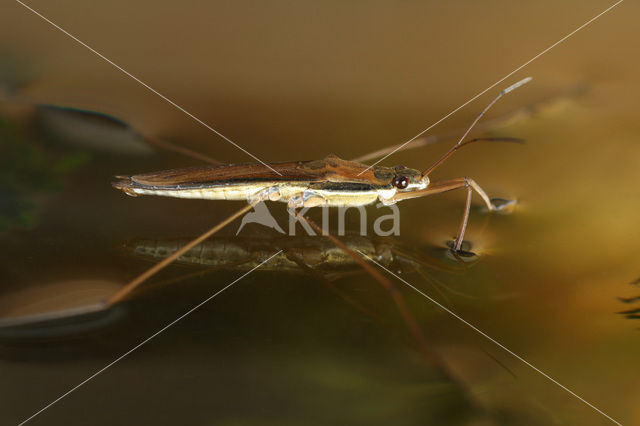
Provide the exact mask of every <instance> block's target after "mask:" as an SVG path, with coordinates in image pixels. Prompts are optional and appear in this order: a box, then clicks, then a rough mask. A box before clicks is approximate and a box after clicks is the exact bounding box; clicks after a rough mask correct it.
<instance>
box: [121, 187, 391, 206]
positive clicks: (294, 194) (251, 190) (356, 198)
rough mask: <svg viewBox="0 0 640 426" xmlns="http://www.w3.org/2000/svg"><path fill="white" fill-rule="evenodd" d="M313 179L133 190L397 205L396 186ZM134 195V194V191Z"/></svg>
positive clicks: (317, 203)
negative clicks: (326, 184)
mask: <svg viewBox="0 0 640 426" xmlns="http://www.w3.org/2000/svg"><path fill="white" fill-rule="evenodd" d="M311 186H312V183H311V182H295V183H287V184H283V183H282V182H272V183H269V182H260V183H243V184H225V185H219V186H203V187H201V188H193V187H191V188H180V187H175V188H140V187H133V188H130V191H131V192H133V193H134V194H135V195H159V196H165V197H175V198H192V199H205V200H245V201H247V200H249V201H251V200H255V199H260V200H264V201H266V200H271V201H282V202H285V203H288V204H289V207H292V208H301V207H316V206H328V207H349V206H364V205H368V204H371V203H374V202H375V201H378V200H379V201H381V202H382V203H384V204H393V201H391V199H392V198H393V196H394V195H395V193H396V188H390V189H380V188H369V189H367V188H360V189H357V190H353V189H342V190H341V189H339V188H311ZM132 195H133V194H132Z"/></svg>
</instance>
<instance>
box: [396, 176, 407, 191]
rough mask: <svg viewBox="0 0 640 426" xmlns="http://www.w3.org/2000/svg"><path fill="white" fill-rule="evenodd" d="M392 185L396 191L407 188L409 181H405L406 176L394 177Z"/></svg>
mask: <svg viewBox="0 0 640 426" xmlns="http://www.w3.org/2000/svg"><path fill="white" fill-rule="evenodd" d="M393 184H394V185H395V187H396V188H398V189H405V188H406V187H407V186H409V179H407V177H406V176H396V177H395V179H393Z"/></svg>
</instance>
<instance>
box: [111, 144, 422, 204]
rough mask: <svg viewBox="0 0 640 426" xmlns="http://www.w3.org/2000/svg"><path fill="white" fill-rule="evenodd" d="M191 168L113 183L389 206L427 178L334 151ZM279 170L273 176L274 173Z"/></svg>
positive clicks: (150, 191)
mask: <svg viewBox="0 0 640 426" xmlns="http://www.w3.org/2000/svg"><path fill="white" fill-rule="evenodd" d="M269 166H270V167H271V168H273V170H271V169H268V168H266V167H264V166H263V165H261V164H229V165H220V166H206V167H194V168H187V169H178V170H166V171H161V172H154V173H146V174H140V175H133V176H125V177H120V180H119V181H116V182H114V183H113V186H115V187H116V188H118V189H121V190H123V191H124V192H125V193H127V194H129V195H133V196H137V195H162V196H168V197H177V198H200V199H207V200H251V199H254V198H259V199H261V200H263V201H266V200H271V201H283V202H286V203H287V204H288V206H289V207H290V208H301V207H316V206H330V207H351V206H362V205H367V204H371V203H373V202H375V201H381V202H382V203H383V204H385V205H388V204H393V203H395V202H396V201H397V199H395V197H396V195H397V194H398V193H400V192H405V193H408V192H412V191H417V190H423V189H425V188H427V186H429V177H427V176H422V173H421V172H420V171H418V170H413V169H408V168H405V167H402V166H399V167H393V168H391V167H381V166H374V167H369V166H368V165H366V164H361V163H356V162H353V161H346V160H343V159H341V158H338V157H337V156H335V155H329V156H327V157H325V158H324V159H322V160H316V161H296V162H286V163H271V164H269ZM274 170H275V171H277V172H278V173H280V174H277V173H276V172H275V171H274Z"/></svg>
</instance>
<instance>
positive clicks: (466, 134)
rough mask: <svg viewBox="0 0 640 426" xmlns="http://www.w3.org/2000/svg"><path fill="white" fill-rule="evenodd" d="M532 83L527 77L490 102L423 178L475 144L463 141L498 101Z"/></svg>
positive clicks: (424, 173)
mask: <svg viewBox="0 0 640 426" xmlns="http://www.w3.org/2000/svg"><path fill="white" fill-rule="evenodd" d="M530 81H531V77H527V78H525V79H522V80H520V81H518V82H517V83H515V84H512V85H511V86H509V87H507V88H506V89H504V90H503V91H502V92H500V93H498V96H496V97H495V98H494V99H493V100H492V101H491V102H489V104H488V105H487V106H486V107H484V109H483V110H482V112H481V113H480V114H478V116H477V117H476V119H475V120H473V122H472V123H471V125H470V126H469V128H467V130H466V131H465V132H464V134H463V135H462V137H461V138H460V139H459V140H458V142H457V143H456V144H455V145H454V146H453V147H452V148H451V149H449V151H447V152H446V153H444V155H443V156H442V157H440V159H439V160H438V161H436V162H435V163H433V164H432V165H431V167H429V168H428V169H427V170H425V171H424V172H422V176H429V174H430V173H431V172H433V170H435V168H436V167H438V166H439V165H441V164H442V163H443V162H444V161H445V160H446V159H447V158H449V157H450V156H451V155H452V154H453V153H454V152H456V150H458V149H459V148H460V147H462V146H464V145H468V144H469V143H471V142H473V140H472V141H468V143H464V142H463V141H464V139H465V138H466V137H467V136H468V135H469V132H471V129H473V128H474V127H475V125H476V124H477V123H478V121H480V119H481V118H482V116H483V115H484V114H485V113H486V112H487V111H488V110H489V108H491V107H492V106H493V104H495V103H496V102H497V101H498V99H500V98H501V97H503V96H504V95H506V94H507V93H509V92H511V91H513V90H515V89H517V88H518V87H520V86H522V85H524V84H526V83H528V82H530Z"/></svg>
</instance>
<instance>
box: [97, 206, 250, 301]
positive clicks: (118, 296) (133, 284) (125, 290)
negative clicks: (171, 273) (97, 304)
mask: <svg viewBox="0 0 640 426" xmlns="http://www.w3.org/2000/svg"><path fill="white" fill-rule="evenodd" d="M260 201H261V200H260V199H256V200H254V201H252V202H250V203H249V204H247V205H246V206H244V207H243V208H241V209H240V210H238V211H237V212H235V213H234V214H232V215H231V216H229V217H228V218H226V219H225V220H223V221H222V222H220V223H218V224H217V225H216V226H214V227H213V228H211V229H209V230H208V231H207V232H205V233H203V234H202V235H200V236H199V237H198V238H196V239H194V240H193V241H191V242H190V243H188V244H185V245H184V246H183V247H181V248H180V249H179V250H177V251H175V252H174V253H172V254H171V255H169V256H167V257H165V258H164V259H163V260H162V261H160V262H158V263H156V264H155V265H153V266H152V267H151V268H149V269H147V270H146V271H145V272H143V273H142V274H140V275H139V276H138V277H137V278H135V279H133V280H132V281H130V282H129V283H128V284H127V285H125V286H124V287H122V288H121V289H120V290H118V291H117V292H116V293H115V294H114V295H113V296H111V297H110V298H109V299H107V301H106V304H107V306H112V305H114V304H116V303H118V302H120V301H121V300H122V299H124V298H125V297H126V296H127V295H128V294H130V293H131V292H132V291H133V290H134V289H135V288H137V287H138V286H140V285H141V284H142V283H144V282H145V281H146V280H148V279H149V278H151V277H152V276H153V275H155V274H156V273H158V272H160V271H161V270H162V269H164V268H166V267H167V266H169V265H170V264H171V263H173V262H174V261H175V260H176V259H177V258H179V257H180V256H182V255H183V254H185V253H186V252H188V251H189V250H191V249H192V248H194V247H195V246H197V245H198V244H200V243H201V242H203V241H204V240H206V239H207V238H209V237H210V236H212V235H213V234H215V233H216V232H218V231H219V230H221V229H222V228H224V227H225V226H227V225H228V224H229V223H231V222H233V221H234V220H236V219H237V218H239V217H240V216H242V215H243V214H245V213H246V212H248V211H249V210H251V209H252V208H253V206H255V205H256V204H257V203H259V202H260Z"/></svg>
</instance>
